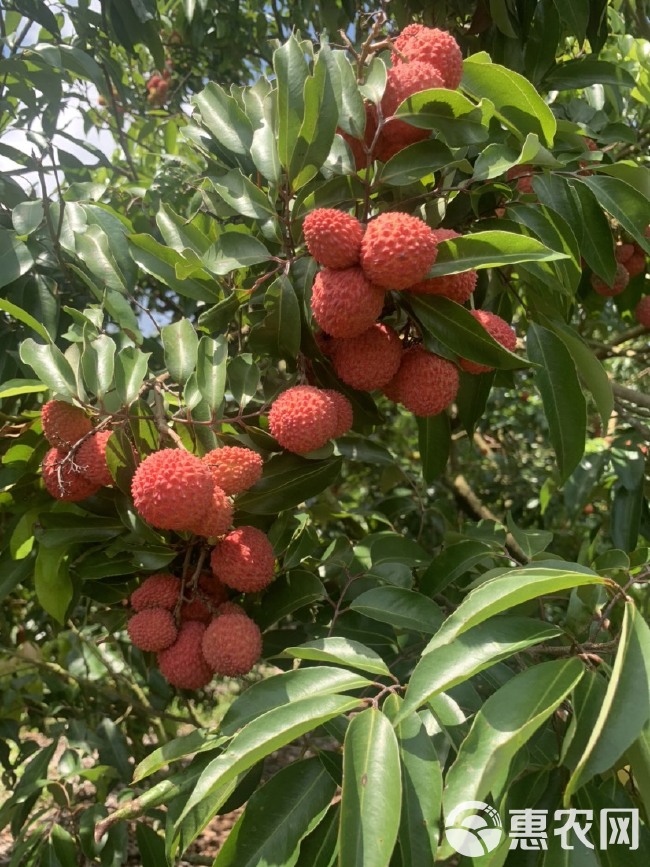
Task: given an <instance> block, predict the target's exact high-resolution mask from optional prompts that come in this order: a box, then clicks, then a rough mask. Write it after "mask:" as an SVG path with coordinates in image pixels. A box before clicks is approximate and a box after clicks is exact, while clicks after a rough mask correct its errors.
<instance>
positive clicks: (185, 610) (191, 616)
mask: <svg viewBox="0 0 650 867" xmlns="http://www.w3.org/2000/svg"><path fill="white" fill-rule="evenodd" d="M180 619H181V623H186V622H187V621H188V620H197V621H198V622H199V623H209V622H210V621H211V620H212V614H211V612H210V609H209V608H208V606H207V605H206V603H205V602H204V601H203V600H202V599H199V597H198V596H195V597H194V599H191V600H190V601H189V602H183V604H182V605H181V610H180Z"/></svg>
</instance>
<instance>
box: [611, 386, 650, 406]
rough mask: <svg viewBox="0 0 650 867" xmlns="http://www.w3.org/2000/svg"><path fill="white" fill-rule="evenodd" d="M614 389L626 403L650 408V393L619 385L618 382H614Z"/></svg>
mask: <svg viewBox="0 0 650 867" xmlns="http://www.w3.org/2000/svg"><path fill="white" fill-rule="evenodd" d="M612 391H613V392H614V394H615V395H616V396H617V397H620V398H621V400H624V401H625V402H626V403H632V404H634V405H635V406H642V407H644V408H645V409H650V394H644V393H643V392H642V391H636V390H635V389H633V388H628V387H627V386H625V385H619V384H618V383H617V382H612Z"/></svg>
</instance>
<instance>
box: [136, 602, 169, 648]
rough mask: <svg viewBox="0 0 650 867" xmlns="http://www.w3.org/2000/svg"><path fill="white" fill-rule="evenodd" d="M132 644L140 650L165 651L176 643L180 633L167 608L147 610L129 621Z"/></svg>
mask: <svg viewBox="0 0 650 867" xmlns="http://www.w3.org/2000/svg"><path fill="white" fill-rule="evenodd" d="M126 630H127V632H128V633H129V638H130V639H131V642H132V643H133V644H135V646H136V647H139V648H140V650H147V651H155V652H157V651H159V650H164V649H165V648H166V647H169V646H170V645H171V644H173V643H174V642H175V641H176V636H177V634H178V631H177V629H176V624H175V623H174V618H173V617H172V614H171V612H170V611H167V609H166V608H147V609H145V610H144V611H139V612H138V613H137V614H134V615H133V617H131V618H130V619H129V622H128V623H127V625H126Z"/></svg>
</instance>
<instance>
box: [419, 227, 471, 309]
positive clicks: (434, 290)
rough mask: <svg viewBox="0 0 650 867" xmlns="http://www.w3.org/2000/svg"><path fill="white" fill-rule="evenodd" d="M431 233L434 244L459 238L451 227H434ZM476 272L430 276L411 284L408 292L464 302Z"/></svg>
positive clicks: (469, 293) (467, 298) (468, 296)
mask: <svg viewBox="0 0 650 867" xmlns="http://www.w3.org/2000/svg"><path fill="white" fill-rule="evenodd" d="M433 234H434V236H435V239H436V244H439V243H440V242H441V241H449V240H451V239H453V238H460V234H459V233H458V232H454V230H453V229H434V230H433ZM477 280H478V274H477V273H476V271H463V272H462V273H460V274H445V275H444V276H443V277H431V278H429V279H428V280H423V281H422V282H421V283H416V284H415V286H411V287H410V289H409V292H415V293H416V294H417V295H442V296H444V297H445V298H451V300H452V301H455V302H456V303H457V304H465V303H466V302H467V301H468V300H469V299H470V297H471V295H472V293H473V292H474V290H475V289H476V283H477Z"/></svg>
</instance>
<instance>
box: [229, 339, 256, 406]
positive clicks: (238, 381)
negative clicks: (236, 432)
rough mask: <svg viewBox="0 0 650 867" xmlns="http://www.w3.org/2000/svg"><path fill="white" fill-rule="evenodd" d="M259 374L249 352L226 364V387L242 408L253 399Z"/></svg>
mask: <svg viewBox="0 0 650 867" xmlns="http://www.w3.org/2000/svg"><path fill="white" fill-rule="evenodd" d="M260 377H261V372H260V369H259V367H258V366H257V364H255V362H254V361H253V356H252V354H251V353H249V352H243V353H240V354H239V355H236V356H235V357H234V358H232V359H230V361H229V362H228V386H229V388H230V391H231V393H232V396H233V398H234V399H235V402H236V403H237V404H238V405H239V406H241V407H244V406H246V405H247V404H248V403H250V401H251V400H252V399H253V398H254V397H255V395H256V394H257V389H258V387H259V384H260Z"/></svg>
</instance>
